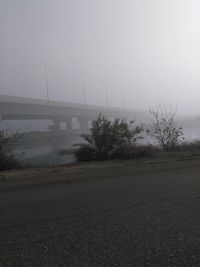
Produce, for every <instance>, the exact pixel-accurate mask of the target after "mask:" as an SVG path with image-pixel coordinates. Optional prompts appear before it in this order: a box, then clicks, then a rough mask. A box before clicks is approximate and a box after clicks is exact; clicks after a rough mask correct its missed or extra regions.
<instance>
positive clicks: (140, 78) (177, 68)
mask: <svg viewBox="0 0 200 267" xmlns="http://www.w3.org/2000/svg"><path fill="white" fill-rule="evenodd" d="M42 59H45V60H46V62H47V68H48V82H49V90H50V98H51V99H52V100H65V101H69V102H78V103H80V102H83V86H82V77H81V76H80V73H84V76H85V80H86V91H87V103H89V104H100V105H105V103H106V97H105V95H106V94H105V83H106V84H107V88H108V98H109V104H110V105H112V106H119V107H122V106H123V105H126V107H129V108H146V107H148V106H155V105H158V104H165V105H168V106H169V105H170V106H177V107H178V109H179V111H180V112H185V113H188V114H189V113H190V114H191V113H193V114H200V1H198V0H0V94H10V95H20V96H30V97H37V98H45V97H46V91H45V83H44V66H43V64H42V63H41V62H40V61H41V60H42ZM103 80H104V81H105V82H103Z"/></svg>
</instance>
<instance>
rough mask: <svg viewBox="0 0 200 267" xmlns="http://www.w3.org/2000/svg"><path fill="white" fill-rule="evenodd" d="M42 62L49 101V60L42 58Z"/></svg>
mask: <svg viewBox="0 0 200 267" xmlns="http://www.w3.org/2000/svg"><path fill="white" fill-rule="evenodd" d="M40 62H41V63H42V64H43V65H44V78H45V84H46V93H47V101H48V102H49V100H50V99H49V83H48V75H47V62H46V60H40Z"/></svg>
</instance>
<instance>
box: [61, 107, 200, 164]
mask: <svg viewBox="0 0 200 267" xmlns="http://www.w3.org/2000/svg"><path fill="white" fill-rule="evenodd" d="M149 113H150V123H149V125H148V129H146V128H145V127H144V126H143V125H136V123H135V121H131V122H127V121H125V120H120V119H116V120H114V121H112V120H110V119H107V118H106V117H105V116H103V115H102V114H99V116H98V118H97V119H96V120H94V121H93V122H92V125H91V128H90V131H89V133H88V134H82V135H81V137H82V138H83V142H82V143H78V144H74V149H72V150H71V151H66V150H63V151H61V154H66V153H72V154H73V155H74V156H75V158H76V159H77V160H78V161H92V160H107V159H136V158H142V157H150V156H153V155H155V154H156V153H159V154H160V153H172V152H178V153H182V152H192V153H200V141H198V140H196V141H192V142H186V141H185V138H184V133H183V129H182V127H180V126H179V124H178V120H177V117H176V110H175V111H173V112H171V111H167V110H165V111H164V110H163V109H162V108H161V107H160V106H159V107H158V108H157V109H152V108H151V109H150V110H149ZM145 137H149V138H150V140H151V141H150V142H149V143H148V144H146V143H144V142H141V141H142V140H143V139H144V138H145Z"/></svg>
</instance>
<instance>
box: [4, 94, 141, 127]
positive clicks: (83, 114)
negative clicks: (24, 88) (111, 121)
mask: <svg viewBox="0 0 200 267" xmlns="http://www.w3.org/2000/svg"><path fill="white" fill-rule="evenodd" d="M99 113H102V114H103V115H105V116H106V117H108V118H121V119H135V118H138V119H139V120H140V121H141V120H144V119H145V113H144V112H143V111H138V110H131V109H122V108H112V107H110V108H108V107H103V106H94V105H83V104H76V103H67V102H58V101H47V100H41V99H34V98H23V97H17V96H6V95H0V120H52V122H53V125H54V128H55V129H57V130H59V129H60V123H63V122H64V123H66V129H71V124H72V118H77V119H78V120H79V122H80V129H81V130H83V129H88V122H89V121H92V120H94V119H95V118H97V116H98V114H99Z"/></svg>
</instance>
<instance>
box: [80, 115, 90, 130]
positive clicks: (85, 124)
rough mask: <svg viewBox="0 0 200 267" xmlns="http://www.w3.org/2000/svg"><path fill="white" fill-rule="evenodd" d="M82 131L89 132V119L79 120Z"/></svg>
mask: <svg viewBox="0 0 200 267" xmlns="http://www.w3.org/2000/svg"><path fill="white" fill-rule="evenodd" d="M79 122H80V131H82V132H88V118H79Z"/></svg>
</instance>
